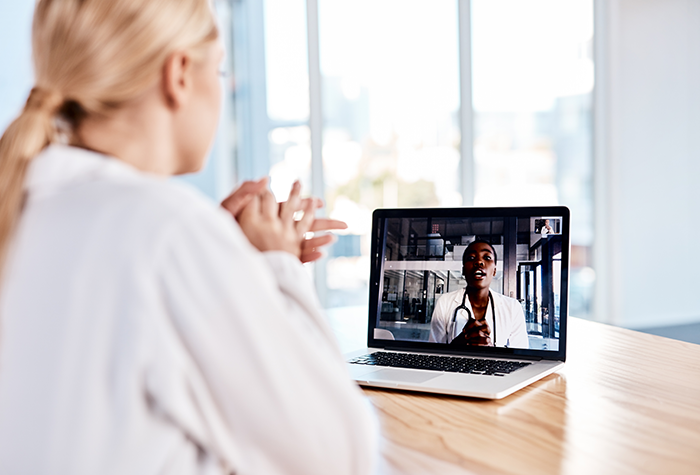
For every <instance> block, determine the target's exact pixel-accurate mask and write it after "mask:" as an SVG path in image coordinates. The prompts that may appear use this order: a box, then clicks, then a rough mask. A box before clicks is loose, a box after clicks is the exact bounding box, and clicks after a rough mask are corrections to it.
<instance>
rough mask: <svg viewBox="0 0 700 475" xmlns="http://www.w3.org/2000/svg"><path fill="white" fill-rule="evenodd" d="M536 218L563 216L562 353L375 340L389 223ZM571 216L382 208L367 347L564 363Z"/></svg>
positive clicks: (554, 210) (562, 212) (377, 215)
mask: <svg viewBox="0 0 700 475" xmlns="http://www.w3.org/2000/svg"><path fill="white" fill-rule="evenodd" d="M536 216H561V218H562V228H561V229H562V232H561V236H562V258H561V291H560V304H559V349H558V350H557V351H553V350H533V349H520V348H502V347H483V346H470V347H467V348H464V349H461V348H455V347H450V346H447V345H445V344H444V343H430V342H418V341H404V340H384V339H378V338H374V329H375V328H376V327H377V321H378V315H379V310H380V307H379V306H380V299H379V293H380V288H381V285H380V283H381V279H382V275H381V271H382V258H383V255H384V249H383V246H384V242H383V241H384V234H385V233H384V226H385V223H386V219H391V218H393V219H396V218H489V217H490V218H501V217H503V218H511V217H516V218H532V217H536ZM570 227H571V213H570V211H569V208H567V207H566V206H527V207H508V208H476V207H462V208H391V209H390V208H382V209H376V210H375V211H374V212H373V214H372V238H371V240H372V244H371V255H370V256H371V270H370V291H369V321H368V325H367V346H368V347H369V348H381V349H387V350H398V351H404V350H410V351H423V352H431V353H446V354H448V353H449V354H455V355H465V356H467V355H480V356H506V357H516V358H517V357H526V358H531V357H534V358H541V359H547V360H558V361H564V360H565V359H566V334H567V327H568V308H569V306H568V304H569V271H570V255H571V237H570V232H569V231H570Z"/></svg>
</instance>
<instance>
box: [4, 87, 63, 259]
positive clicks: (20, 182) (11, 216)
mask: <svg viewBox="0 0 700 475" xmlns="http://www.w3.org/2000/svg"><path fill="white" fill-rule="evenodd" d="M63 103H64V100H63V96H62V95H61V94H60V93H59V92H57V91H52V90H48V89H43V88H39V87H35V88H34V89H32V91H31V93H30V94H29V98H28V99H27V104H26V105H25V106H24V110H23V111H22V113H21V114H20V116H19V117H17V119H15V120H14V122H12V123H11V124H10V126H9V127H8V128H7V130H5V133H4V134H3V136H2V138H0V272H1V271H2V268H3V264H4V262H5V257H6V254H7V248H8V246H9V244H10V240H11V239H12V234H13V232H14V228H15V224H16V223H17V220H18V218H19V215H20V212H21V209H22V204H23V201H24V176H25V174H26V171H27V168H28V166H29V163H30V161H31V160H32V158H34V157H35V156H36V155H38V154H39V152H41V151H42V150H43V149H44V148H45V147H46V146H47V145H48V144H50V143H51V142H53V141H54V140H56V126H55V118H56V115H57V114H58V111H59V110H60V109H61V107H62V106H63Z"/></svg>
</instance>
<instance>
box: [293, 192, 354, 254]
mask: <svg viewBox="0 0 700 475" xmlns="http://www.w3.org/2000/svg"><path fill="white" fill-rule="evenodd" d="M319 203H320V201H319ZM347 227H348V225H347V224H345V223H344V222H343V221H338V220H337V219H328V218H316V219H314V222H313V224H312V225H311V229H309V231H311V232H313V233H314V235H313V237H310V238H308V239H304V240H303V241H302V242H301V257H300V259H301V262H304V263H306V262H313V261H315V260H317V259H320V258H321V257H323V253H322V252H321V251H320V248H322V247H323V246H327V245H329V244H332V243H334V242H335V241H336V237H335V236H333V235H332V234H327V233H323V234H317V233H321V232H324V231H332V230H335V229H347Z"/></svg>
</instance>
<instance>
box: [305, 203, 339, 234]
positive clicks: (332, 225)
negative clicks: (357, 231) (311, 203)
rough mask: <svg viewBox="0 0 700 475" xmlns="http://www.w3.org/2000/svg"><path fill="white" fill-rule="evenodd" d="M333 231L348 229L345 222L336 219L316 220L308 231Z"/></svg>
mask: <svg viewBox="0 0 700 475" xmlns="http://www.w3.org/2000/svg"><path fill="white" fill-rule="evenodd" d="M319 201H320V200H319ZM335 229H348V225H347V223H346V222H345V221H340V220H337V219H329V218H316V219H315V220H314V222H313V224H312V225H311V229H309V231H314V232H316V231H332V230H335Z"/></svg>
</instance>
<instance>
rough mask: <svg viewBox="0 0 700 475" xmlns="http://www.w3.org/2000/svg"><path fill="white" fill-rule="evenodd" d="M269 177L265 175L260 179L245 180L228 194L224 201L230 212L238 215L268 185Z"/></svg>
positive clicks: (222, 204) (222, 203) (224, 205)
mask: <svg viewBox="0 0 700 475" xmlns="http://www.w3.org/2000/svg"><path fill="white" fill-rule="evenodd" d="M267 182H268V178H267V177H264V178H261V179H260V180H258V181H245V182H243V183H242V184H241V186H239V187H238V188H237V189H235V190H234V191H233V192H232V193H231V194H230V195H228V196H227V197H226V198H225V199H224V200H223V201H222V202H221V206H223V207H224V208H225V209H226V210H227V211H228V212H229V213H231V214H232V215H234V216H236V215H237V214H238V213H240V212H241V210H242V209H243V207H244V206H245V205H246V204H248V202H250V200H251V198H252V197H253V196H255V195H257V194H258V193H260V192H261V191H262V190H264V189H265V188H266V187H267Z"/></svg>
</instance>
